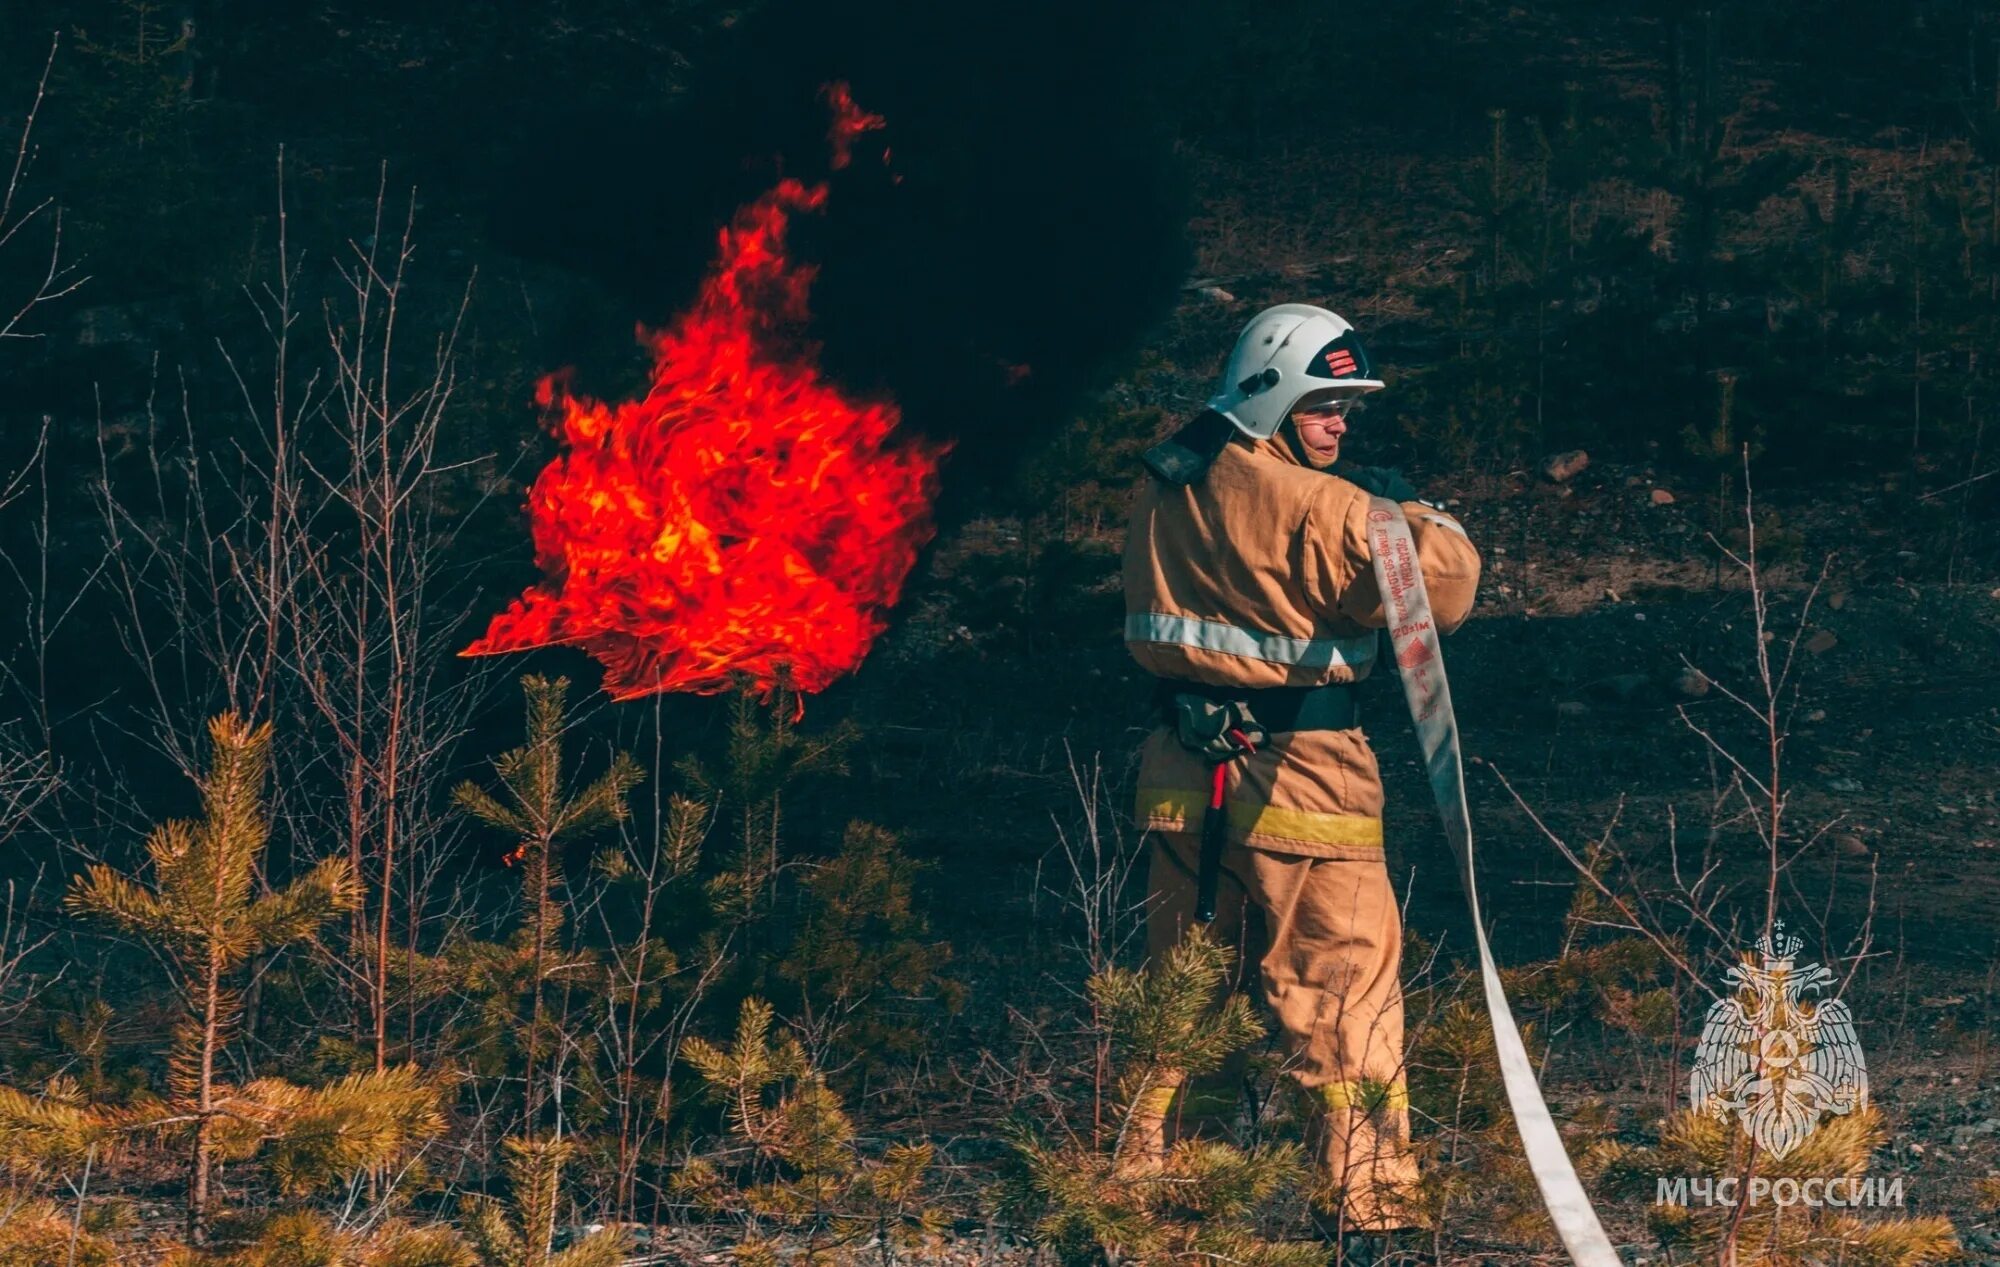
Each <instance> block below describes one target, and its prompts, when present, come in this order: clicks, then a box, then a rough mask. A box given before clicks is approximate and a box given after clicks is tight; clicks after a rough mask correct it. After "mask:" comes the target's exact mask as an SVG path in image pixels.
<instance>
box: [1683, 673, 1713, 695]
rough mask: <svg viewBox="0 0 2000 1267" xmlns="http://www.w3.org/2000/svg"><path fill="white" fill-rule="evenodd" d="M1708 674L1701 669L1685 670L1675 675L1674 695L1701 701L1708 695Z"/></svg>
mask: <svg viewBox="0 0 2000 1267" xmlns="http://www.w3.org/2000/svg"><path fill="white" fill-rule="evenodd" d="M1709 685H1710V683H1709V680H1708V674H1706V673H1703V672H1702V671H1701V670H1700V669H1696V668H1684V669H1682V670H1681V671H1680V672H1679V673H1676V674H1674V694H1676V695H1678V696H1680V697H1681V698H1682V699H1700V698H1701V697H1702V696H1704V695H1706V694H1708V688H1709Z"/></svg>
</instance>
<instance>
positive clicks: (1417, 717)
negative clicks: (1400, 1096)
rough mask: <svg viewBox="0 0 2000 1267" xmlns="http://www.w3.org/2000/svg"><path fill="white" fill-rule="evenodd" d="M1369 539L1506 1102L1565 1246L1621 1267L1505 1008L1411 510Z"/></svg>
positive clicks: (1371, 522) (1376, 525) (1595, 1263)
mask: <svg viewBox="0 0 2000 1267" xmlns="http://www.w3.org/2000/svg"><path fill="white" fill-rule="evenodd" d="M1368 543H1369V548H1370V551H1371V552H1372V553H1373V555H1374V563H1375V579H1376V582H1377V583H1378V584H1379V586H1380V587H1381V591H1382V610H1383V614H1384V615H1385V616H1386V617H1387V618H1388V625H1389V640H1390V643H1391V644H1392V645H1393V646H1394V648H1395V654H1396V665H1397V667H1398V669H1399V670H1400V671H1401V675H1402V679H1403V697H1404V699H1405V700H1406V701H1407V702H1408V703H1409V706H1410V719H1411V720H1412V721H1413V722H1415V723H1416V727H1417V742H1418V744H1419V745H1420V746H1421V747H1422V749H1423V753H1424V765H1425V767H1426V769H1427V771H1428V773H1429V775H1430V783H1431V793H1432V795H1433V796H1435V797H1436V798H1437V807H1438V813H1439V815H1440V816H1442V817H1443V819H1444V830H1445V836H1446V837H1447V838H1448V839H1449V840H1450V841H1451V848H1452V852H1453V853H1454V854H1455V855H1457V857H1458V866H1459V878H1460V879H1461V880H1462V881H1463V882H1464V884H1465V902H1466V905H1467V906H1468V907H1470V908H1471V911H1472V935H1473V939H1474V940H1475V941H1476V942H1477V943H1478V946H1479V975H1480V979H1481V980H1482V981H1483V982H1484V984H1485V987H1486V1010H1487V1012H1488V1013H1489V1014H1490V1015H1491V1016H1492V1018H1493V1046H1494V1050H1495V1051H1496V1052H1497V1053H1498V1055H1499V1059H1500V1078H1501V1081H1502V1082H1503V1083H1504V1084H1505V1085H1506V1088H1507V1104H1508V1107H1510V1108H1511V1109H1512V1110H1513V1112H1514V1124H1515V1126H1516V1127H1517V1128H1518V1129H1519V1131H1520V1133H1521V1148H1522V1151H1523V1152H1525V1153H1526V1154H1527V1158H1528V1167H1529V1169H1531V1170H1532V1171H1534V1174H1535V1185H1536V1186H1537V1187H1539V1188H1540V1189H1541V1192H1542V1202H1543V1203H1544V1204H1545V1205H1547V1206H1548V1210H1549V1218H1550V1220H1551V1221H1552V1222H1553V1223H1554V1224H1555V1228H1556V1234H1557V1235H1558V1236H1560V1237H1561V1238H1562V1243H1563V1248H1565V1249H1567V1250H1568V1251H1569V1256H1570V1260H1571V1261H1572V1262H1574V1263H1576V1264H1577V1267H1619V1259H1618V1253H1617V1251H1616V1250H1614V1249H1612V1248H1611V1241H1610V1240H1609V1239H1608V1238H1607V1237H1606V1236H1605V1235H1604V1227H1603V1225H1602V1224H1600V1223H1599V1222H1598V1221H1597V1211H1596V1210H1594V1209H1592V1208H1591V1205H1590V1198H1589V1196H1587V1195H1586V1194H1585V1193H1584V1190H1583V1184H1582V1183H1581V1182H1579V1181H1578V1180H1577V1177H1576V1169H1575V1167H1573V1166H1571V1165H1570V1160H1569V1153H1568V1152H1567V1151H1566V1150H1565V1149H1564V1148H1563V1142H1562V1136H1561V1135H1559V1134H1557V1133H1556V1125H1555V1122H1554V1121H1553V1120H1552V1119H1551V1118H1550V1117H1549V1106H1548V1105H1547V1103H1545V1102H1544V1101H1543V1099H1542V1089H1541V1085H1540V1083H1539V1082H1538V1081H1537V1080H1536V1077H1535V1067H1534V1065H1532V1064H1531V1063H1529V1060H1528V1051H1527V1048H1526V1047H1524V1046H1523V1045H1522V1043H1521V1031H1520V1029H1519V1028H1518V1027H1517V1026H1516V1025H1515V1024H1514V1013H1513V1011H1512V1009H1510V1008H1509V1007H1508V1006H1507V994H1506V991H1505V990H1503V989H1502V988H1501V985H1500V970H1499V969H1498V968H1497V967H1495V966H1494V963H1493V951H1492V948H1491V947H1489V946H1488V945H1487V943H1486V924H1485V920H1484V919H1483V918H1482V917H1481V915H1480V910H1479V887H1478V884H1477V883H1476V881H1475V879H1474V875H1473V865H1472V816H1471V813H1470V811H1469V810H1468V809H1467V808H1466V801H1465V766H1464V763H1463V761H1462V760H1461V755H1460V752H1459V743H1458V718H1457V717H1456V716H1455V715H1454V714H1453V713H1452V709H1451V686H1450V684H1449V683H1447V682H1446V681H1445V676H1444V657H1443V653H1442V651H1441V650H1440V648H1439V646H1438V631H1437V625H1436V624H1435V622H1433V621H1432V619H1431V603H1430V597H1429V595H1428V594H1426V593H1425V592H1424V577H1423V573H1422V571H1421V570H1420V569H1419V568H1418V566H1417V547H1416V543H1415V541H1413V540H1412V539H1411V536H1410V525H1409V523H1408V522H1407V521H1405V520H1404V518H1403V509H1402V507H1401V506H1399V505H1397V504H1396V503H1395V502H1392V501H1390V500H1388V499H1387V498H1384V497H1371V498H1370V499H1369V502H1368Z"/></svg>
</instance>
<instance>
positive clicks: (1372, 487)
mask: <svg viewBox="0 0 2000 1267" xmlns="http://www.w3.org/2000/svg"><path fill="white" fill-rule="evenodd" d="M1329 471H1330V473H1331V474H1334V475H1338V476H1339V477H1340V478H1342V479H1344V480H1346V481H1347V482H1348V483H1350V484H1354V485H1356V486H1358V487H1360V488H1364V489H1366V490H1367V491H1368V492H1370V493H1372V494H1374V495H1375V496H1377V497H1386V498H1388V499H1389V500H1390V501H1392V502H1413V501H1416V500H1417V490H1416V489H1414V488H1412V487H1410V481H1408V480H1407V479H1404V478H1403V473H1402V472H1401V471H1399V470H1397V469H1396V468H1395V467H1393V466H1363V465H1361V464H1360V463H1358V462H1347V461H1344V460H1343V461H1340V462H1336V463H1334V464H1333V466H1332V467H1330V468H1329Z"/></svg>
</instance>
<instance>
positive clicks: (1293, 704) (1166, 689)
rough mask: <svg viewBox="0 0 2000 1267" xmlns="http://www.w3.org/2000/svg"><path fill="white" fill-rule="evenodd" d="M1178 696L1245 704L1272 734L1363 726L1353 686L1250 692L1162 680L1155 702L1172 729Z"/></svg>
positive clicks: (1269, 688) (1273, 688)
mask: <svg viewBox="0 0 2000 1267" xmlns="http://www.w3.org/2000/svg"><path fill="white" fill-rule="evenodd" d="M1176 695H1200V696H1203V697H1205V698H1207V699H1212V700H1215V701H1216V702H1217V703H1224V702H1227V701H1229V700H1238V701H1241V702H1242V703H1243V704H1244V705H1245V706H1246V707H1247V708H1248V709H1249V710H1250V715H1251V716H1252V717H1255V718H1256V719H1257V721H1258V723H1259V724H1260V725H1262V726H1263V727H1264V729H1265V730H1268V731H1270V732H1271V733H1272V734H1279V733H1282V732H1284V731H1288V730H1351V729H1353V728H1354V727H1356V726H1358V725H1360V724H1361V720H1360V709H1359V706H1358V703H1357V698H1356V696H1357V693H1356V691H1355V689H1354V684H1353V683H1352V682H1330V683H1328V684H1327V685H1325V686H1266V687H1256V688H1249V687H1241V686H1210V685H1208V684H1207V683H1205V682H1180V681H1176V680H1174V679H1172V678H1160V679H1158V680H1157V682H1156V684H1155V686H1154V690H1153V702H1154V704H1155V705H1157V706H1158V709H1159V712H1160V715H1161V716H1162V717H1164V718H1165V719H1166V723H1167V725H1169V726H1171V725H1173V724H1174V696H1176Z"/></svg>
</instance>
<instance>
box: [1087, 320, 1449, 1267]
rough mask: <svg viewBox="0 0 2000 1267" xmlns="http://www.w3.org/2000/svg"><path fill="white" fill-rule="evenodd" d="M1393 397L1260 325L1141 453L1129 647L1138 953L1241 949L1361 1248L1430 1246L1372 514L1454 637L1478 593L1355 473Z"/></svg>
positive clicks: (1374, 475)
mask: <svg viewBox="0 0 2000 1267" xmlns="http://www.w3.org/2000/svg"><path fill="white" fill-rule="evenodd" d="M1383 385H1384V384H1383V382H1382V380H1381V379H1379V378H1377V377H1375V372H1374V367H1373V365H1372V364H1371V362H1370V360H1369V357H1368V354H1367V352H1366V351H1365V350H1364V349H1363V347H1362V345H1361V342H1360V340H1359V338H1357V337H1356V334H1355V331H1354V330H1353V328H1352V327H1351V326H1350V325H1349V324H1348V323H1347V322H1346V321H1344V320H1343V319H1341V318H1340V317H1339V316H1337V315H1335V314H1334V313H1331V312H1328V311H1326V310H1325V309H1322V308H1315V307H1310V306H1307V305H1304V304H1282V305H1280V306H1278V307H1275V308H1272V309H1269V310H1268V311H1266V312H1263V313H1260V314H1258V315H1257V316H1256V317H1255V318H1254V319H1253V320H1252V321H1251V322H1250V324H1249V325H1248V326H1246V327H1245V328H1244V331H1243V334H1242V336H1241V338H1240V339H1239V340H1238V342H1237V344H1236V347H1235V350H1234V351H1233V352H1232V353H1231V355H1230V357H1229V361H1228V364H1227V366H1226V367H1225V369H1224V371H1223V376H1222V384H1221V387H1220V389H1219V390H1218V391H1217V392H1216V394H1215V395H1214V396H1213V398H1211V399H1210V401H1209V402H1208V408H1207V410H1206V411H1204V412H1203V413H1202V414H1201V415H1200V416H1199V417H1197V418H1196V419H1195V420H1194V421H1193V422H1192V423H1190V424H1188V425H1187V426H1186V427H1184V428H1182V429H1181V430H1180V431H1179V432H1178V433H1177V434H1176V435H1175V436H1174V437H1173V438H1172V439H1170V440H1168V441H1166V442H1164V443H1163V444H1160V445H1158V446H1156V447H1155V448H1153V449H1152V450H1149V451H1148V453H1147V455H1146V464H1147V466H1148V467H1149V469H1150V470H1151V472H1152V475H1153V478H1152V479H1151V480H1150V481H1148V483H1147V485H1146V487H1145V488H1144V489H1143V490H1142V491H1141V493H1140V495H1139V498H1138V503H1137V505H1136V507H1135V509H1134V512H1133V518H1132V522H1131V528H1130V532H1129V535H1128V537H1127V540H1126V547H1125V557H1124V587H1125V612H1126V616H1125V641H1126V645H1127V647H1128V649H1129V650H1130V651H1131V653H1132V655H1133V656H1134V657H1135V658H1136V659H1137V660H1138V662H1139V664H1140V665H1141V667H1143V668H1144V669H1145V670H1146V671H1148V672H1149V673H1151V674H1153V675H1154V676H1155V677H1156V678H1157V679H1158V691H1157V700H1156V702H1157V704H1158V706H1159V709H1160V724H1159V725H1158V726H1157V727H1156V728H1155V729H1154V730H1153V732H1152V734H1151V735H1150V736H1149V737H1148V738H1147V740H1146V742H1145V747H1144V750H1143V752H1142V754H1141V759H1140V768H1139V789H1138V807H1137V808H1138V821H1139V823H1140V825H1141V827H1142V828H1144V829H1146V830H1147V831H1148V832H1149V835H1150V840H1151V853H1150V856H1149V860H1148V861H1149V888H1150V901H1149V910H1148V927H1147V942H1148V950H1149V954H1151V955H1152V956H1153V957H1154V958H1155V959H1157V958H1158V957H1160V956H1162V955H1163V954H1164V953H1165V951H1166V950H1167V949H1169V948H1171V947H1172V946H1173V945H1174V944H1175V942H1177V941H1178V940H1179V939H1180V938H1181V937H1182V936H1184V935H1185V934H1186V933H1187V932H1188V931H1189V930H1190V929H1191V928H1193V927H1195V926H1196V925H1197V924H1201V923H1207V924H1209V925H1210V934H1211V936H1213V937H1215V938H1216V939H1217V940H1220V941H1223V942H1225V943H1226V944H1230V945H1233V946H1234V947H1235V948H1236V949H1237V951H1238V959H1237V962H1238V964H1239V967H1240V970H1241V971H1242V972H1243V974H1244V976H1245V978H1248V977H1249V976H1251V975H1252V974H1254V976H1255V979H1256V981H1257V982H1258V985H1259V986H1260V992H1261V994H1262V996H1263V998H1264V1001H1265V1002H1266V1003H1267V1004H1268V1005H1269V1007H1270V1009H1271V1011H1272V1013H1273V1014H1274V1015H1275V1017H1276V1021H1277V1025H1278V1030H1279V1034H1280V1037H1281V1038H1282V1039H1283V1042H1284V1046H1285V1050H1286V1053H1287V1062H1286V1063H1287V1070H1288V1073H1289V1075H1290V1076H1291V1077H1292V1078H1294V1079H1295V1080H1296V1081H1297V1083H1298V1084H1299V1085H1300V1086H1301V1087H1302V1088H1303V1089H1304V1090H1305V1091H1306V1092H1307V1093H1308V1094H1309V1095H1310V1096H1311V1097H1312V1099H1313V1100H1314V1101H1315V1102H1316V1103H1315V1108H1316V1117H1315V1128H1314V1143H1313V1148H1314V1158H1315V1164H1316V1166H1317V1168H1318V1175H1319V1181H1320V1182H1319V1183H1318V1184H1317V1185H1316V1186H1317V1188H1318V1190H1319V1192H1320V1200H1319V1202H1318V1203H1317V1204H1318V1206H1319V1210H1318V1221H1319V1224H1320V1226H1321V1228H1322V1230H1323V1231H1327V1232H1329V1233H1330V1234H1333V1235H1336V1236H1342V1235H1350V1234H1352V1235H1357V1236H1360V1237H1362V1238H1363V1239H1364V1240H1365V1238H1366V1237H1368V1236H1378V1237H1379V1235H1380V1234H1383V1233H1387V1232H1389V1231H1392V1230H1394V1229H1398V1228H1404V1227H1411V1226H1415V1225H1416V1223H1417V1219H1416V1216H1415V1213H1414V1211H1413V1209H1412V1208H1411V1206H1410V1204H1409V1200H1408V1198H1409V1195H1410V1188H1411V1185H1412V1184H1413V1182H1414V1181H1415V1179H1416V1164H1415V1160H1414V1157H1413V1155H1412V1153H1411V1151H1410V1147H1409V1100H1408V1091H1407V1083H1406V1081H1405V1078H1404V1074H1403V1059H1404V1057H1403V1012H1402V992H1401V984H1400V981H1399V978H1398V968H1399V961H1400V957H1401V949H1402V926H1401V920H1400V917H1399V914H1398V911H1397V906H1396V898H1395V893H1394V891H1393V890H1392V889H1391V887H1390V883H1389V874H1388V868H1387V865H1386V863H1385V860H1384V856H1383V849H1382V807H1383V795H1382V783H1381V778H1380V775H1379V773H1378V771H1377V768H1376V763H1375V754H1374V753H1373V751H1372V750H1371V749H1370V748H1369V744H1368V739H1367V736H1366V735H1364V734H1363V733H1362V730H1361V728H1360V725H1359V719H1358V717H1357V713H1356V707H1355V686H1354V684H1355V683H1356V682H1357V681H1359V680H1360V679H1361V678H1364V677H1366V676H1367V675H1368V674H1369V672H1370V671H1371V670H1372V669H1373V668H1374V667H1375V661H1376V658H1377V654H1378V646H1379V645H1380V643H1381V642H1382V641H1383V640H1382V639H1380V638H1379V636H1378V631H1379V630H1380V629H1381V628H1382V627H1383V624H1384V618H1383V613H1382V601H1381V596H1380V594H1379V593H1378V590H1377V586H1376V582H1375V577H1374V573H1373V571H1372V568H1371V562H1370V554H1369V547H1368V537H1367V534H1366V531H1365V527H1364V517H1365V515H1366V513H1367V510H1368V507H1369V498H1370V496H1371V494H1373V495H1379V496H1387V497H1389V498H1390V499H1391V500H1394V501H1397V502H1399V503H1400V504H1401V506H1402V509H1403V512H1404V515H1405V517H1406V518H1407V520H1408V521H1409V524H1410V528H1411V535H1412V537H1413V539H1414V541H1415V544H1416V547H1417V554H1418V560H1419V564H1420V566H1421V568H1422V571H1423V575H1424V581H1425V584H1426V586H1427V588H1428V590H1429V594H1430V600H1431V604H1432V611H1433V616H1434V618H1435V620H1436V621H1437V624H1438V627H1439V629H1440V630H1441V631H1442V632H1445V633H1449V632H1451V631H1452V630H1454V629H1456V628H1457V627H1458V626H1459V625H1460V624H1461V623H1463V622H1464V620H1465V618H1466V616H1467V615H1468V614H1469V613H1470V611H1471V608H1472V601H1473V595H1474V591H1475V590H1476V588H1477V586H1478V581H1479V570H1480V561H1479V554H1478V552H1477V551H1476V550H1475V549H1474V548H1473V545H1472V542H1471V541H1470V540H1469V539H1468V538H1467V536H1466V534H1465V531H1464V529H1463V528H1462V527H1461V526H1460V525H1459V523H1458V522H1457V521H1456V520H1455V519H1454V518H1453V517H1452V516H1450V515H1448V514H1446V513H1445V512H1444V511H1442V510H1440V509H1439V508H1437V507H1435V506H1432V505H1429V504H1427V503H1424V502H1421V501H1418V500H1417V499H1416V493H1415V491H1414V490H1413V489H1411V488H1410V486H1409V485H1408V484H1407V483H1406V482H1405V481H1404V480H1403V479H1402V477H1401V476H1400V475H1398V474H1397V473H1396V472H1394V471H1391V470H1385V469H1382V468H1372V467H1364V466H1360V465H1358V464H1356V463H1354V462H1353V461H1352V460H1351V459H1350V458H1349V457H1348V456H1347V455H1345V454H1343V453H1342V452H1341V449H1342V446H1343V443H1344V441H1345V437H1346V433H1347V430H1348V426H1349V424H1350V422H1351V421H1352V420H1353V419H1354V418H1355V416H1356V411H1357V410H1359V409H1360V408H1361V406H1362V398H1363V397H1364V396H1366V395H1368V394H1370V393H1372V392H1375V391H1378V390H1380V389H1381V388H1382V387H1383ZM1391 671H1393V666H1391ZM1218 801H1219V802H1220V804H1221V806H1222V808H1221V811H1220V812H1219V813H1212V812H1211V810H1210V808H1209V807H1210V805H1211V804H1213V803H1216V802H1218ZM1204 829H1206V835H1207V838H1208V840H1207V843H1208V846H1209V848H1208V849H1207V851H1206V853H1207V855H1208V856H1207V858H1206V861H1207V862H1208V864H1209V865H1208V867H1207V868H1206V871H1207V874H1206V875H1204V870H1205V868H1204V865H1203V864H1204V852H1205V851H1204V849H1203V843H1204V842H1203V837H1204ZM1204 881H1206V883H1204ZM1204 907H1210V908H1212V909H1203V908H1204ZM1244 983H1247V982H1243V983H1239V984H1244ZM1192 1090H1193V1089H1192V1088H1186V1087H1182V1088H1179V1093H1180V1094H1179V1099H1182V1100H1185V1099H1188V1098H1191V1097H1190V1095H1189V1093H1190V1092H1191V1091H1192ZM1171 1094H1172V1093H1162V1094H1157V1095H1155V1096H1154V1097H1152V1099H1151V1101H1150V1102H1149V1104H1147V1105H1142V1106H1141V1112H1140V1114H1139V1120H1138V1121H1136V1122H1135V1124H1134V1128H1135V1129H1138V1130H1141V1131H1142V1132H1144V1138H1145V1139H1146V1142H1147V1145H1148V1148H1149V1150H1150V1151H1151V1152H1152V1154H1153V1155H1154V1156H1155V1157H1163V1156H1164V1151H1165V1149H1166V1147H1167V1145H1168V1142H1169V1140H1170V1137H1171V1136H1172V1135H1173V1134H1174V1133H1175V1130H1176V1122H1177V1121H1179V1123H1180V1125H1181V1126H1182V1127H1185V1126H1186V1125H1187V1124H1188V1121H1187V1119H1189V1118H1191V1117H1194V1116H1198V1114H1196V1113H1192V1112H1183V1111H1182V1106H1180V1105H1179V1104H1176V1103H1174V1102H1173V1101H1170V1100H1169V1095H1171ZM1377 1248H1379V1241H1378V1242H1377ZM1348 1261H1349V1262H1353V1261H1355V1256H1352V1255H1350V1256H1349V1258H1348Z"/></svg>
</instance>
